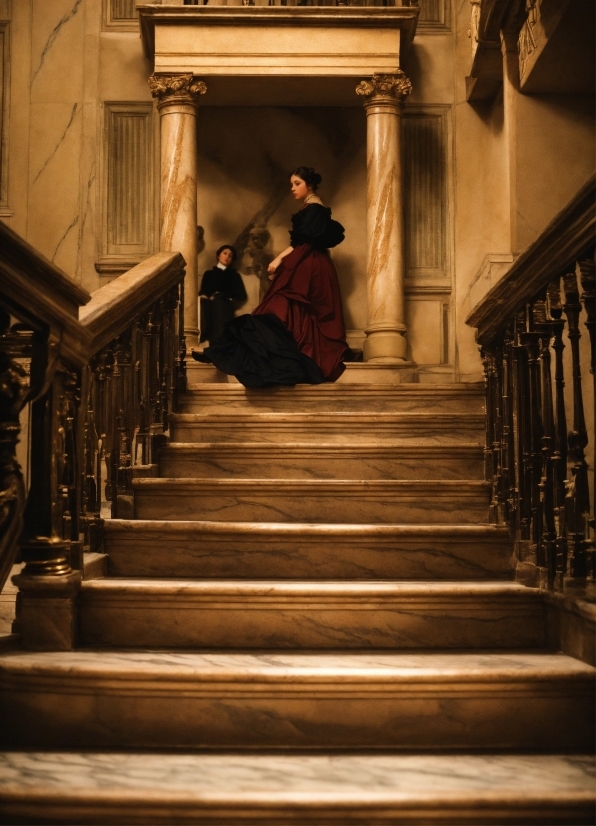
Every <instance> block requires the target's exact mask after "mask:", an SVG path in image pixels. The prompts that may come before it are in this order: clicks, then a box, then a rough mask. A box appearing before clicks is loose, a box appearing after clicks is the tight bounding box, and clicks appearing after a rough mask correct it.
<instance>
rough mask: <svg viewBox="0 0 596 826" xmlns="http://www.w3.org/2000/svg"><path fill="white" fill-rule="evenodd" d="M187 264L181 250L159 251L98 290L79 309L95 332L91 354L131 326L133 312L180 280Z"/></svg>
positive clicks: (142, 308)
mask: <svg viewBox="0 0 596 826" xmlns="http://www.w3.org/2000/svg"><path fill="white" fill-rule="evenodd" d="M184 266H185V261H184V258H183V257H182V255H181V254H180V253H179V252H159V253H157V254H156V255H152V256H151V257H150V258H147V259H146V260H145V261H143V262H141V263H140V264H137V266H136V267H133V268H132V269H131V270H128V272H125V273H124V274H123V275H121V276H120V277H119V278H115V279H114V280H113V281H110V283H109V284H106V285H105V286H104V287H100V289H99V290H95V292H94V293H93V294H92V296H91V300H90V301H89V303H88V304H87V305H86V306H85V307H82V308H81V310H80V311H79V320H80V322H81V324H82V325H83V326H84V327H85V329H86V330H87V331H88V332H89V333H90V334H91V338H90V344H89V356H93V355H94V354H95V353H97V352H98V351H99V350H101V349H102V347H105V346H106V345H107V344H109V342H110V341H113V340H114V339H115V338H116V337H117V336H119V335H120V334H121V333H122V332H123V331H124V330H125V329H126V328H127V327H128V326H130V322H131V318H132V317H133V316H135V315H140V314H141V313H144V312H145V310H147V308H148V307H150V306H151V305H152V304H154V303H155V302H156V301H157V300H158V299H159V298H160V297H161V296H162V295H164V294H165V293H166V292H167V291H168V290H169V289H171V288H172V287H174V286H175V285H176V284H178V283H179V282H180V280H181V279H182V277H183V275H184Z"/></svg>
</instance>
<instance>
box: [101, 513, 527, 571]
mask: <svg viewBox="0 0 596 826" xmlns="http://www.w3.org/2000/svg"><path fill="white" fill-rule="evenodd" d="M104 547H105V550H106V552H107V554H108V570H109V572H110V573H111V574H113V575H115V576H125V577H131V576H152V577H167V576H177V577H181V576H186V577H212V578H221V577H223V578H233V579H237V578H239V577H241V578H248V579H271V578H273V579H275V578H277V579H425V580H431V579H453V580H462V579H466V580H478V579H492V580H494V579H499V578H500V579H509V578H510V577H511V567H510V559H511V555H512V551H511V543H510V541H509V535H508V531H507V529H506V528H501V527H497V526H495V525H449V526H442V525H353V524H349V525H324V524H323V525H313V524H300V523H298V524H292V523H269V524H263V523H258V522H252V523H251V522H194V521H193V522H185V521H180V522H169V521H158V520H155V521H153V520H149V521H148V520H121V519H107V520H106V522H105V525H104Z"/></svg>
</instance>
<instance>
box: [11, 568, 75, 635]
mask: <svg viewBox="0 0 596 826" xmlns="http://www.w3.org/2000/svg"><path fill="white" fill-rule="evenodd" d="M12 581H13V583H14V584H15V585H16V586H17V587H18V589H19V594H18V598H17V618H16V623H15V630H16V631H17V632H18V633H19V634H20V636H21V645H22V647H23V648H26V649H29V650H30V651H71V650H72V649H73V648H74V647H75V643H76V598H77V593H78V590H79V586H80V583H81V573H80V571H72V572H71V573H69V574H65V575H63V576H28V575H26V574H18V575H17V576H15V577H13V578H12Z"/></svg>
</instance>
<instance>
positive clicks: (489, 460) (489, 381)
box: [481, 347, 497, 522]
mask: <svg viewBox="0 0 596 826" xmlns="http://www.w3.org/2000/svg"><path fill="white" fill-rule="evenodd" d="M481 354H482V363H483V365H484V388H485V399H486V421H485V439H484V478H485V480H486V481H487V482H490V484H491V498H490V507H489V518H490V521H491V522H494V521H496V499H497V497H496V489H495V480H496V474H495V465H494V458H495V457H494V452H493V444H494V434H495V424H494V415H495V414H494V410H495V409H494V397H495V391H494V383H495V369H494V354H493V352H492V350H491V349H489V348H486V347H483V348H482V351H481Z"/></svg>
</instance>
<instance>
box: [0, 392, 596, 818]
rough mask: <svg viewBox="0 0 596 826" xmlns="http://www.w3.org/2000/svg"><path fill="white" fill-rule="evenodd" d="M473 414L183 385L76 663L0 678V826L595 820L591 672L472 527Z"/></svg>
mask: <svg viewBox="0 0 596 826" xmlns="http://www.w3.org/2000/svg"><path fill="white" fill-rule="evenodd" d="M482 398H483V395H482V390H481V388H479V387H478V386H474V385H445V386H441V385H433V386H429V385H415V384H413V385H408V384H404V385H400V386H396V387H392V386H387V385H385V386H375V385H362V384H360V385H350V384H348V383H340V384H336V385H330V386H323V387H316V388H315V387H297V388H291V389H289V388H288V389H285V388H277V389H272V390H262V391H246V390H245V389H244V388H242V387H241V386H239V385H237V384H232V383H225V382H221V381H220V382H218V383H214V384H203V385H197V386H194V387H193V386H191V387H190V389H189V391H188V392H187V394H186V396H185V397H184V399H183V400H182V411H181V412H180V413H178V414H176V415H174V416H173V417H172V421H171V435H172V440H171V442H170V444H169V445H168V446H167V447H166V448H164V449H163V451H162V453H161V456H160V464H159V467H156V468H154V469H153V473H154V475H148V476H146V477H144V478H139V479H137V480H136V481H135V519H132V520H113V521H110V522H108V523H107V525H106V540H105V551H106V554H107V557H106V563H107V568H106V570H105V574H106V575H105V576H96V577H95V578H92V579H87V580H86V581H85V582H84V583H83V587H82V592H81V597H80V604H79V639H80V647H79V648H78V649H77V650H75V651H65V652H25V651H21V650H18V649H16V648H15V649H14V650H12V651H7V652H5V653H4V655H3V656H2V657H1V658H0V699H1V702H2V708H3V719H4V725H3V726H2V731H1V732H0V742H1V743H2V744H3V746H4V748H6V749H7V751H5V752H4V753H3V754H2V755H0V822H4V823H9V822H10V823H13V822H14V823H17V822H61V823H94V822H98V823H99V822H101V823H199V822H200V823H205V824H208V823H213V824H216V823H217V824H224V823H225V824H232V823H233V824H236V823H238V824H257V823H271V824H274V823H275V824H286V823H287V824H289V823H293V824H297V823H316V824H331V823H334V824H343V823H359V824H373V823H385V824H388V823H392V824H393V823H404V824H435V823H436V824H460V823H469V824H485V823H486V824H489V823H490V824H497V823H499V824H530V823H531V824H547V823H551V824H555V823H558V824H579V823H591V822H593V810H594V803H595V795H594V778H593V761H592V760H591V758H590V756H589V754H590V751H591V750H592V748H593V739H594V735H593V732H594V676H595V673H596V671H595V669H594V668H592V667H591V666H589V665H586V664H585V663H583V662H581V661H579V660H576V659H573V658H571V657H568V656H565V655H563V654H560V653H557V652H555V651H552V650H549V648H548V639H547V634H546V618H545V606H544V603H543V599H542V595H541V593H540V592H539V591H537V590H535V589H530V588H524V587H522V586H521V585H519V584H517V583H515V582H513V581H512V580H511V574H510V569H509V557H510V555H511V548H510V545H509V541H508V537H507V534H506V532H504V531H503V530H501V529H499V528H497V527H495V526H493V525H489V524H487V515H488V504H489V503H488V488H487V486H486V484H485V483H484V482H483V481H482V443H483V433H484V415H483V409H482ZM95 571H96V574H97V573H101V572H100V571H98V569H97V565H96V567H95ZM17 749H18V751H17ZM23 749H26V751H23ZM32 778H34V779H35V781H36V783H35V785H34V784H33V782H32ZM1 801H4V802H1ZM44 818H45V819H44Z"/></svg>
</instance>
